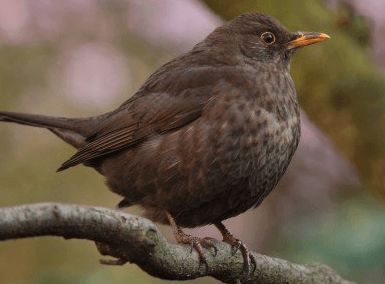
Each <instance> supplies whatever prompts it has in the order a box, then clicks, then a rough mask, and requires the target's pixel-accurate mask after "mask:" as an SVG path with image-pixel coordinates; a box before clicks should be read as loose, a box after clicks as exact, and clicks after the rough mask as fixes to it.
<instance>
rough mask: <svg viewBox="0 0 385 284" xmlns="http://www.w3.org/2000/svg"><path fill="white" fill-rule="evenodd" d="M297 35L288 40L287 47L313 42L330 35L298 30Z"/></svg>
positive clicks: (322, 39)
mask: <svg viewBox="0 0 385 284" xmlns="http://www.w3.org/2000/svg"><path fill="white" fill-rule="evenodd" d="M297 36H298V37H297V38H295V39H293V40H292V41H289V42H288V44H287V49H294V48H298V47H302V46H306V45H310V44H314V43H317V42H321V41H324V40H326V39H329V38H330V36H328V35H327V34H324V33H315V32H298V33H297Z"/></svg>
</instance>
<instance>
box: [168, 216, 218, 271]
mask: <svg viewBox="0 0 385 284" xmlns="http://www.w3.org/2000/svg"><path fill="white" fill-rule="evenodd" d="M166 215H167V219H168V221H169V223H170V226H171V227H172V229H173V232H174V236H175V239H176V241H177V242H178V243H179V244H188V245H190V246H191V252H192V251H193V249H195V251H196V252H197V253H198V256H199V264H202V263H203V264H205V266H206V269H207V270H208V268H209V267H208V263H207V259H206V257H205V255H204V252H203V248H205V249H210V248H213V249H214V256H216V255H217V252H218V249H217V247H216V246H215V241H216V240H215V239H213V238H198V237H194V236H191V235H189V234H186V233H185V232H183V231H182V229H181V228H180V227H179V226H178V225H177V224H176V222H175V219H174V218H173V217H172V216H171V214H170V213H168V212H166Z"/></svg>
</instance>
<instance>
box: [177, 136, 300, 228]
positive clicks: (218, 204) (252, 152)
mask: <svg viewBox="0 0 385 284" xmlns="http://www.w3.org/2000/svg"><path fill="white" fill-rule="evenodd" d="M285 131H286V130H285ZM285 131H284V132H271V131H261V132H259V133H258V134H257V135H255V136H253V135H249V134H246V135H240V136H238V137H237V139H235V140H237V142H235V141H233V143H232V144H231V145H228V144H227V142H225V143H224V145H222V146H220V145H217V146H216V153H217V154H216V155H215V158H214V160H213V161H214V162H213V164H212V165H211V168H210V170H209V173H210V176H212V177H216V178H212V182H211V183H210V184H209V189H208V190H209V191H210V192H217V194H214V195H212V196H211V197H210V198H207V200H206V201H205V202H202V203H201V204H200V205H199V206H197V207H196V208H191V209H187V210H183V211H182V212H180V214H179V216H178V218H177V220H178V222H179V223H180V224H181V225H183V226H187V227H194V226H199V225H203V224H210V223H216V222H220V221H222V220H224V219H227V218H230V217H233V216H237V215H238V214H240V213H242V212H244V211H246V210H248V209H249V208H251V207H253V206H257V205H259V204H260V203H261V202H262V200H263V199H264V198H265V197H266V196H267V195H268V194H269V193H270V192H271V190H272V189H273V188H274V187H275V186H276V184H277V183H278V181H279V180H280V178H281V177H282V175H283V174H284V172H285V170H286V168H287V166H288V165H289V162H290V160H291V157H292V155H293V153H294V151H295V149H296V147H297V143H298V135H299V134H298V133H297V130H296V129H290V130H288V131H290V132H292V133H290V134H288V133H287V132H285ZM246 133H247V132H246ZM228 139H229V137H227V140H228ZM221 152H223V153H226V154H224V155H222V154H220V153H221Z"/></svg>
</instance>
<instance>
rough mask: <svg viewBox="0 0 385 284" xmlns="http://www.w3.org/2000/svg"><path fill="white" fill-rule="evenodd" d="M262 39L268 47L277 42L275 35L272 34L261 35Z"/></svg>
mask: <svg viewBox="0 0 385 284" xmlns="http://www.w3.org/2000/svg"><path fill="white" fill-rule="evenodd" d="M261 39H262V40H263V41H264V42H265V43H266V44H268V45H270V44H273V43H274V42H275V35H274V34H273V33H271V32H264V33H263V34H261Z"/></svg>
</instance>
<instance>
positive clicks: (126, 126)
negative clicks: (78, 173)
mask: <svg viewBox="0 0 385 284" xmlns="http://www.w3.org/2000/svg"><path fill="white" fill-rule="evenodd" d="M211 73H212V72H211ZM162 77H163V78H164V80H161V78H162ZM209 78H210V73H209V70H207V68H204V69H197V70H189V71H188V72H184V73H183V74H174V73H173V74H169V75H168V76H166V77H164V76H155V79H156V80H158V81H157V82H154V80H151V77H150V80H149V81H148V82H147V83H146V84H145V85H144V87H143V88H142V89H141V90H140V91H139V92H138V93H137V94H136V95H135V96H134V97H133V98H132V99H131V100H128V101H127V102H125V103H124V104H123V105H122V106H121V107H120V108H118V109H117V110H116V111H114V112H112V113H111V114H110V115H109V117H107V118H105V119H104V121H103V122H102V123H101V124H102V125H101V126H100V127H99V129H98V130H97V131H95V133H94V134H93V135H91V136H90V137H88V139H87V141H86V144H85V145H83V146H82V147H81V148H80V149H79V150H78V152H77V153H76V154H75V155H74V156H72V157H71V158H70V159H69V160H67V161H66V162H65V163H63V165H62V166H61V167H60V168H59V169H58V171H61V170H64V169H67V168H69V167H73V166H76V165H78V164H81V163H84V162H87V161H90V160H92V159H97V158H100V157H103V156H106V155H108V154H111V153H114V152H116V151H119V150H122V149H125V148H128V147H131V146H134V145H137V144H139V143H141V142H143V141H144V140H146V139H147V138H149V137H151V136H153V135H159V134H162V133H165V132H168V131H172V130H175V129H178V128H180V127H183V126H185V125H187V124H189V123H191V122H192V121H194V120H195V119H197V118H198V117H199V116H200V115H201V113H202V110H203V108H204V106H205V105H206V103H207V102H208V101H209V100H210V97H211V94H210V87H209V86H208V85H209V84H207V83H208V82H209V81H208V79H209ZM172 82H173V83H172ZM163 90H166V91H163Z"/></svg>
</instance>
